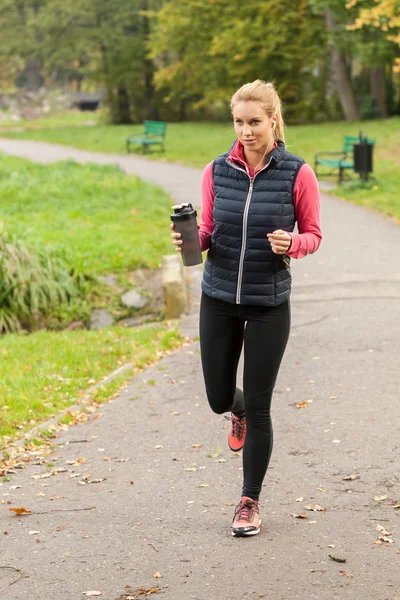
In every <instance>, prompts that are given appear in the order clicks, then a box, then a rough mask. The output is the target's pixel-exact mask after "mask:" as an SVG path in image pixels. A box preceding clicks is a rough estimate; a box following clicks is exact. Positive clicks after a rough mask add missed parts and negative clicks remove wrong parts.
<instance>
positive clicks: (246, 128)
mask: <svg viewBox="0 0 400 600" xmlns="http://www.w3.org/2000/svg"><path fill="white" fill-rule="evenodd" d="M243 135H244V136H247V135H251V127H250V126H249V125H246V123H245V124H244V127H243Z"/></svg>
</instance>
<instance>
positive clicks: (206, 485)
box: [199, 483, 210, 488]
mask: <svg viewBox="0 0 400 600" xmlns="http://www.w3.org/2000/svg"><path fill="white" fill-rule="evenodd" d="M199 487H201V488H208V487H210V484H209V483H201V484H200V485H199Z"/></svg>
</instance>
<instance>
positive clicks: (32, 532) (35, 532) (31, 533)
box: [29, 531, 40, 535]
mask: <svg viewBox="0 0 400 600" xmlns="http://www.w3.org/2000/svg"><path fill="white" fill-rule="evenodd" d="M38 533H40V531H30V532H29V535H38Z"/></svg>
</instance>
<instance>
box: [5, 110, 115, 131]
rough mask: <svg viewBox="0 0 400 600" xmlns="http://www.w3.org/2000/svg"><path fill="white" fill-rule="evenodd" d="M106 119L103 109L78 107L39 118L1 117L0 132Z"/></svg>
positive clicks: (85, 123)
mask: <svg viewBox="0 0 400 600" xmlns="http://www.w3.org/2000/svg"><path fill="white" fill-rule="evenodd" d="M103 120H105V114H104V112H102V111H101V110H97V111H86V112H85V111H80V110H78V109H74V110H65V111H59V112H53V113H50V114H48V115H44V116H43V117H39V118H37V119H21V120H19V121H15V120H13V119H7V118H6V119H4V118H3V119H0V134H1V133H2V130H7V129H8V130H14V129H21V128H23V129H25V130H30V129H49V128H53V127H57V128H60V127H74V126H75V127H78V126H79V127H80V126H85V125H88V126H89V125H93V124H97V123H99V122H101V121H103Z"/></svg>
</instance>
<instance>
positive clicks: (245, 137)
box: [232, 102, 276, 152]
mask: <svg viewBox="0 0 400 600" xmlns="http://www.w3.org/2000/svg"><path fill="white" fill-rule="evenodd" d="M232 114H233V124H234V128H235V132H236V135H237V138H238V140H240V141H241V142H242V144H243V146H244V147H245V149H247V150H251V151H252V152H253V151H256V152H257V151H262V152H264V151H265V149H266V148H268V147H269V146H272V144H273V142H274V129H273V122H274V120H276V117H269V116H268V115H267V114H266V112H265V110H264V108H263V106H262V104H261V103H259V102H239V103H238V104H236V106H235V107H234V109H233V110H232Z"/></svg>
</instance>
